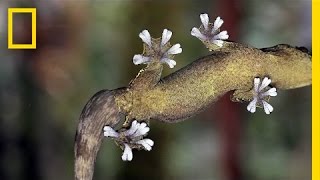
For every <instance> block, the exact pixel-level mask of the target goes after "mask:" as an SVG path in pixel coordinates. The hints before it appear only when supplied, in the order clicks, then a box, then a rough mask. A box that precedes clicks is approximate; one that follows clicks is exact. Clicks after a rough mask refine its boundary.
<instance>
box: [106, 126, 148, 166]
mask: <svg viewBox="0 0 320 180" xmlns="http://www.w3.org/2000/svg"><path fill="white" fill-rule="evenodd" d="M103 131H104V133H103V135H104V136H105V137H110V138H112V139H114V140H115V142H116V144H117V145H119V146H120V148H121V149H122V150H123V154H122V156H121V158H122V160H123V161H131V160H132V158H133V153H132V149H138V150H141V149H145V150H146V151H150V150H151V149H152V146H153V145H154V142H153V141H152V140H151V139H148V138H144V137H145V136H146V135H147V133H148V132H149V131H150V128H149V127H148V126H147V124H146V123H145V122H142V123H139V122H137V121H136V120H135V121H133V122H132V124H131V127H130V128H129V129H127V128H121V129H120V130H118V131H116V130H114V129H113V128H112V127H110V126H105V127H104V128H103Z"/></svg>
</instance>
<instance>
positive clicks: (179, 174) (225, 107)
mask: <svg viewBox="0 0 320 180" xmlns="http://www.w3.org/2000/svg"><path fill="white" fill-rule="evenodd" d="M8 7H37V11H38V15H37V18H38V22H37V49H36V50H8V49H7V8H8ZM200 13H208V14H209V17H210V18H211V21H214V19H215V18H216V16H221V17H222V19H224V21H225V23H224V25H223V26H222V29H223V30H227V31H228V33H229V35H230V40H235V41H239V42H243V43H246V44H250V45H252V46H255V47H258V48H262V47H267V46H273V45H276V44H279V43H287V44H291V45H296V46H306V47H307V48H309V49H310V48H311V1H310V0H281V1H279V0H211V1H209V0H203V1H196V0H194V1H191V0H188V1H169V0H164V1H147V0H144V1H139V0H135V1H134V0H105V1H103V0H91V1H90V0H65V1H63V0H45V1H38V0H34V1H32V0H20V1H19V0H10V1H9V0H0V42H1V43H0V179H1V180H16V179H30V180H31V179H32V180H38V179H39V180H40V179H46V180H57V179H61V180H63V179H72V178H73V141H74V135H75V129H76V126H77V123H78V117H79V114H80V112H81V110H82V108H83V106H84V104H85V103H86V101H87V100H88V99H89V98H90V97H91V96H92V95H93V94H94V93H95V92H97V91H99V90H101V89H114V88H118V87H122V86H126V85H127V84H128V83H129V81H130V80H131V79H132V78H134V77H135V75H136V74H137V73H138V71H139V69H140V68H142V67H143V66H135V65H134V64H133V63H132V57H133V55H134V54H139V53H141V52H142V43H141V39H140V38H139V37H138V34H139V32H140V31H141V30H143V29H148V30H149V32H150V33H151V35H152V36H154V37H160V36H161V33H162V30H163V29H164V28H168V29H170V30H172V31H173V37H172V40H171V42H172V43H180V44H181V45H182V48H183V53H182V54H180V55H178V56H176V58H175V59H176V61H177V66H176V67H175V68H174V69H169V68H167V67H165V70H164V75H167V74H169V73H171V72H174V71H175V70H177V69H179V68H181V67H183V66H185V65H187V64H188V63H190V62H192V61H193V60H195V59H196V58H198V57H201V56H204V55H207V54H209V52H208V51H207V49H205V48H204V46H203V45H202V44H201V42H200V41H199V40H197V39H196V38H195V37H192V36H191V35H190V30H191V28H192V27H194V26H196V27H198V26H199V25H200V19H199V15H200ZM14 33H15V34H14V37H15V39H14V40H15V42H30V41H29V40H30V34H31V24H30V16H21V15H20V16H17V17H15V18H14ZM271 104H272V105H273V106H274V108H275V110H274V112H273V113H272V114H271V115H266V114H264V112H263V110H262V109H258V112H256V113H255V114H251V113H249V112H247V111H246V106H247V104H238V103H231V102H230V101H229V95H226V96H225V97H224V98H222V99H221V100H220V101H219V102H217V103H216V104H214V105H213V106H212V107H211V108H209V109H208V110H206V111H205V112H203V113H201V114H199V115H197V116H195V117H194V118H191V119H189V120H187V121H184V122H182V123H179V124H163V123H160V122H157V121H152V123H151V132H150V133H149V137H150V138H151V139H153V140H154V141H155V146H154V148H153V150H152V151H150V152H145V151H140V152H136V151H134V159H133V161H132V162H123V161H122V160H121V153H122V152H121V150H120V149H119V148H118V147H116V146H115V145H114V143H113V142H111V141H110V140H106V141H105V143H104V144H103V147H102V148H101V150H100V153H99V156H98V158H97V162H96V171H95V177H94V179H97V180H100V179H101V180H102V179H130V178H131V179H186V180H188V179H189V180H194V179H200V180H207V179H218V180H220V179H222V180H242V179H245V180H309V179H311V88H310V87H305V88H300V89H295V90H290V91H279V92H278V96H277V97H275V98H272V99H271Z"/></svg>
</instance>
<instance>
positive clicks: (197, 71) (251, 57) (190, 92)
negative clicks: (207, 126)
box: [116, 42, 311, 122]
mask: <svg viewBox="0 0 320 180" xmlns="http://www.w3.org/2000/svg"><path fill="white" fill-rule="evenodd" d="M310 60H311V56H309V55H308V54H307V53H305V52H303V51H301V50H299V49H297V48H295V47H291V46H288V45H277V46H275V47H271V48H265V49H262V50H261V49H257V48H252V47H247V46H244V45H241V44H237V43H232V42H229V43H228V44H226V45H225V46H224V48H221V49H220V50H219V51H215V52H214V53H213V54H211V55H208V56H205V57H203V58H200V59H198V60H196V61H194V62H193V63H191V64H189V65H188V66H186V67H184V68H182V69H180V70H178V71H176V72H175V73H173V74H171V75H169V76H167V77H164V78H163V79H161V80H160V76H161V71H162V65H161V64H160V63H152V64H149V65H148V66H147V67H146V68H145V69H143V70H142V71H141V72H140V74H139V75H138V76H137V77H136V79H135V80H133V81H132V82H131V84H130V86H129V87H128V88H126V89H125V90H122V91H121V93H119V94H118V95H116V102H117V104H118V106H119V108H120V109H121V112H123V113H124V114H126V115H127V117H128V119H130V120H132V119H137V120H149V119H156V120H161V121H166V122H175V121H178V120H182V119H185V118H188V117H190V116H192V115H194V114H196V113H197V112H199V111H201V110H202V109H204V108H206V107H207V106H208V105H210V104H211V103H213V102H215V101H216V100H217V99H218V98H219V97H220V96H222V95H223V94H225V93H226V92H228V91H233V90H235V91H236V92H244V93H237V94H235V96H236V97H235V98H234V99H235V100H239V101H240V100H250V98H252V94H250V93H251V91H250V90H251V89H252V87H253V79H254V78H255V77H264V76H268V77H270V78H271V79H272V82H273V83H272V85H273V86H275V87H276V88H280V89H291V88H297V87H302V86H306V85H310V84H311V61H310Z"/></svg>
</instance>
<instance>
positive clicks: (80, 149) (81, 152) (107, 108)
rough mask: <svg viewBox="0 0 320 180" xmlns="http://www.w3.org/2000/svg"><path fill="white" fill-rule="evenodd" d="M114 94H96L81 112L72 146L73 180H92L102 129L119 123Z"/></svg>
mask: <svg viewBox="0 0 320 180" xmlns="http://www.w3.org/2000/svg"><path fill="white" fill-rule="evenodd" d="M115 92H116V91H115V90H113V91H109V90H102V91H99V92H97V93H96V94H95V95H94V96H93V97H92V98H91V99H90V100H89V101H88V102H87V104H86V105H85V107H84V108H83V110H82V112H81V115H80V121H79V124H78V128H77V132H76V136H75V145H74V156H75V164H74V166H75V167H74V171H75V180H91V179H92V177H93V172H94V163H95V160H96V156H97V153H98V151H99V149H100V145H101V142H102V138H103V127H104V126H105V125H108V126H111V127H114V126H116V125H117V124H118V123H119V121H120V117H121V116H120V114H119V111H118V107H117V105H116V103H115V100H114V94H115Z"/></svg>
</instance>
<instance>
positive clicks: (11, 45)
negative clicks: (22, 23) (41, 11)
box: [8, 8, 37, 49]
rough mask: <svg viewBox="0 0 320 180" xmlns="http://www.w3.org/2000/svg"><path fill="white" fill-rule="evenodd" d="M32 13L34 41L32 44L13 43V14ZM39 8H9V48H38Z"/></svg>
mask: <svg viewBox="0 0 320 180" xmlns="http://www.w3.org/2000/svg"><path fill="white" fill-rule="evenodd" d="M18 13H31V18H32V41H31V44H14V43H13V28H14V27H13V15H14V14H18ZM36 26H37V9H36V8H8V49H36V48H37V27H36Z"/></svg>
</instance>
